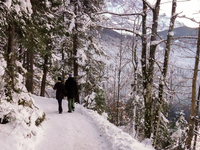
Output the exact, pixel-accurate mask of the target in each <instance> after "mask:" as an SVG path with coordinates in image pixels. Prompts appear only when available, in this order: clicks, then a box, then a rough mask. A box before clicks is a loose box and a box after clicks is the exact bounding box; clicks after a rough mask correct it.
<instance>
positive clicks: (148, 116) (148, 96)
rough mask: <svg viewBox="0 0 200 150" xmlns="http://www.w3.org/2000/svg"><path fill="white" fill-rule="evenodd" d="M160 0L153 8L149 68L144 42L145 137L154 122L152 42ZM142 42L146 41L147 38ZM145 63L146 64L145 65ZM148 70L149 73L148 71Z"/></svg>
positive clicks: (144, 9) (144, 30)
mask: <svg viewBox="0 0 200 150" xmlns="http://www.w3.org/2000/svg"><path fill="white" fill-rule="evenodd" d="M160 2H161V0H157V2H156V5H155V8H154V9H153V24H152V33H151V45H150V56H149V65H148V66H149V67H148V69H147V64H146V63H145V62H146V53H147V52H146V49H145V47H144V46H146V43H142V44H143V47H142V49H143V50H142V69H143V70H142V73H143V94H144V95H143V97H144V104H145V117H144V119H145V123H144V125H145V129H144V130H145V138H150V137H151V133H152V122H153V119H152V118H153V110H152V105H153V99H152V92H153V77H154V64H155V51H156V47H157V45H155V44H152V42H153V41H156V38H157V27H158V16H159V11H160ZM146 5H147V4H146V2H145V1H143V11H144V12H146V10H147V7H146ZM145 16H146V15H143V34H144V35H143V38H146V18H145ZM142 42H146V41H145V39H144V40H143V41H142ZM143 65H144V66H143ZM146 71H147V73H146Z"/></svg>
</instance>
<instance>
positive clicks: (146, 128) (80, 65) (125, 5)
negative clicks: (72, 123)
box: [0, 0, 200, 150]
mask: <svg viewBox="0 0 200 150" xmlns="http://www.w3.org/2000/svg"><path fill="white" fill-rule="evenodd" d="M168 3H170V5H171V8H169V9H170V10H171V16H170V17H167V16H166V15H165V14H161V6H162V5H164V3H162V0H155V1H154V3H152V2H151V0H1V1H0V123H1V124H6V123H8V122H15V124H22V123H25V124H26V125H27V126H39V125H40V124H41V123H42V122H43V121H44V119H45V113H43V112H41V111H40V110H38V108H37V107H36V106H35V105H34V103H33V102H32V99H31V98H30V94H35V95H38V96H41V97H51V98H55V91H54V90H53V86H54V84H55V83H56V81H57V78H58V77H61V78H62V81H63V82H65V80H66V79H67V78H68V75H69V73H72V74H73V76H74V77H75V79H76V81H77V83H78V89H77V90H78V91H77V93H78V94H77V95H76V97H75V101H76V102H77V103H80V104H81V105H83V106H84V107H86V108H88V109H92V110H94V111H97V112H98V113H99V114H102V113H107V114H108V118H107V119H108V120H109V121H110V122H111V123H113V124H114V125H116V126H117V127H119V128H121V129H122V130H123V131H125V132H127V133H129V134H130V135H131V136H133V137H134V138H135V139H137V140H139V141H143V140H145V139H150V140H151V142H152V145H153V146H154V148H155V149H171V150H181V149H195V147H196V141H197V140H198V136H199V131H198V126H199V117H198V116H199V100H200V99H199V98H200V88H199V87H198V86H199V75H198V71H199V52H200V22H199V20H197V19H196V18H190V17H187V16H183V15H182V14H181V13H180V12H177V11H176V8H177V5H178V4H179V3H178V2H177V0H169V1H168ZM198 15H199V12H198ZM177 18H185V19H188V20H190V21H192V22H194V23H196V24H197V25H199V28H198V27H197V28H190V27H186V26H185V25H184V24H183V23H180V22H179V21H177ZM24 109H26V110H25V111H26V112H28V113H29V116H27V115H24V116H23V111H22V110H24ZM17 113H22V116H21V117H20V118H16V114H17ZM33 114H34V115H33Z"/></svg>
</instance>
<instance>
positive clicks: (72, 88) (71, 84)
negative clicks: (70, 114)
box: [65, 77, 77, 99]
mask: <svg viewBox="0 0 200 150" xmlns="http://www.w3.org/2000/svg"><path fill="white" fill-rule="evenodd" d="M65 90H66V91H67V98H68V99H72V98H74V97H75V95H76V94H77V93H76V92H77V83H76V80H75V79H74V78H73V77H69V78H68V79H67V80H66V82H65Z"/></svg>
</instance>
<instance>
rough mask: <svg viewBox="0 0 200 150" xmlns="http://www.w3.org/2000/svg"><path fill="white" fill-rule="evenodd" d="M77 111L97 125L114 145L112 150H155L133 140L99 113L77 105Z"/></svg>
mask: <svg viewBox="0 0 200 150" xmlns="http://www.w3.org/2000/svg"><path fill="white" fill-rule="evenodd" d="M76 108H78V109H76V110H77V111H79V112H80V113H82V114H83V115H85V116H87V117H88V118H89V119H90V120H91V121H92V122H94V123H95V124H96V126H97V127H98V128H99V130H100V132H102V134H103V136H104V137H106V138H107V140H108V142H109V143H110V144H111V145H112V150H153V149H154V148H153V147H152V146H151V145H150V144H148V145H145V144H144V143H140V142H139V141H137V140H135V139H134V138H132V137H131V136H130V135H129V134H127V133H125V132H123V131H122V130H121V129H119V128H118V127H116V126H115V125H113V124H111V123H110V122H109V121H108V120H106V119H105V118H104V117H103V116H100V115H99V114H98V113H97V112H95V111H93V110H89V109H86V108H84V107H83V106H81V105H76Z"/></svg>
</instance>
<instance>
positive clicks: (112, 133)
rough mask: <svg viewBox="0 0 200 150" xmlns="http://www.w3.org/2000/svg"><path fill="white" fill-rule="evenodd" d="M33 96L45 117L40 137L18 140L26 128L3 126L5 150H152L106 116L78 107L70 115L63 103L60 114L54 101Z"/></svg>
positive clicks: (39, 130)
mask: <svg viewBox="0 0 200 150" xmlns="http://www.w3.org/2000/svg"><path fill="white" fill-rule="evenodd" d="M32 97H33V99H34V101H35V105H36V106H37V107H38V108H39V109H40V110H42V111H44V112H45V114H46V119H45V121H44V122H43V123H42V125H41V126H40V127H39V128H38V130H37V131H38V133H36V135H37V136H35V137H27V138H24V139H22V137H19V138H17V137H18V135H19V134H20V132H22V133H23V129H21V130H17V131H15V130H14V128H13V127H12V126H11V125H9V124H5V125H0V126H1V129H3V130H1V132H0V141H1V142H0V144H1V149H2V150H11V149H15V150H44V149H45V150H46V149H48V150H57V149H59V150H153V148H152V147H151V146H150V145H146V144H145V143H140V142H138V141H137V140H135V139H133V138H132V137H131V136H130V135H128V134H126V133H124V132H123V131H122V130H121V129H119V128H117V127H116V126H114V125H113V124H111V123H109V122H108V121H107V120H106V119H105V116H100V115H99V114H97V113H96V112H94V111H92V110H88V109H86V108H84V107H83V106H81V105H79V104H76V108H75V112H73V113H68V112H67V111H68V109H67V101H66V100H64V101H63V113H62V114H59V113H58V110H57V109H58V105H57V101H56V100H55V99H53V98H44V97H39V96H35V95H32ZM13 131H14V132H13ZM27 143H29V145H27Z"/></svg>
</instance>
